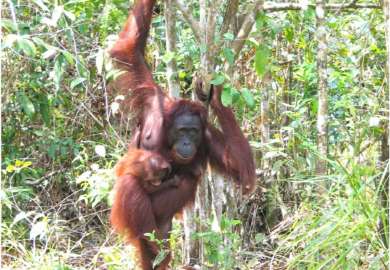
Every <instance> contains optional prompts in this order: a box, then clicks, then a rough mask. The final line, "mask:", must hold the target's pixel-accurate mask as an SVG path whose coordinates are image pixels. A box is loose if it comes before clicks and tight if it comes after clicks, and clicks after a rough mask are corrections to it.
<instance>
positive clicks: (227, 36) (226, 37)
mask: <svg viewBox="0 0 390 270" xmlns="http://www.w3.org/2000/svg"><path fill="white" fill-rule="evenodd" d="M223 38H224V39H225V40H227V41H232V40H234V35H233V34H232V33H225V34H223Z"/></svg>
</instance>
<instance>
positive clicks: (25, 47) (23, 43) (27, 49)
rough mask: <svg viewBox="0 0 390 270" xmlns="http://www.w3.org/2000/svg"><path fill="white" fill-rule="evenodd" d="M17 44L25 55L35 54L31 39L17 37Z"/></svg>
mask: <svg viewBox="0 0 390 270" xmlns="http://www.w3.org/2000/svg"><path fill="white" fill-rule="evenodd" d="M17 44H18V46H19V47H20V49H22V51H23V52H24V53H25V54H26V55H28V56H30V57H34V56H35V55H36V53H37V49H36V48H35V45H34V43H33V42H32V41H31V40H28V39H26V38H23V37H18V39H17Z"/></svg>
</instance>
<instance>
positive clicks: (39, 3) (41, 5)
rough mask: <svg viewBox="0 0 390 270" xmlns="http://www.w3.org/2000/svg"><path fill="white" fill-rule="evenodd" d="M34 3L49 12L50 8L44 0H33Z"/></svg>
mask: <svg viewBox="0 0 390 270" xmlns="http://www.w3.org/2000/svg"><path fill="white" fill-rule="evenodd" d="M33 2H34V3H35V4H36V5H37V6H39V7H40V8H41V9H43V10H44V11H49V8H48V7H47V6H46V5H45V3H44V2H43V1H42V0H33Z"/></svg>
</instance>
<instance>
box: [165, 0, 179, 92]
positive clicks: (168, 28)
mask: <svg viewBox="0 0 390 270" xmlns="http://www.w3.org/2000/svg"><path fill="white" fill-rule="evenodd" d="M164 16H165V36H166V42H165V43H166V47H167V53H175V52H176V27H175V26H176V6H175V5H174V4H173V1H172V0H165V2H164ZM167 80H168V90H169V94H170V96H172V97H179V96H180V86H179V83H178V80H177V66H176V60H175V58H173V59H172V60H171V61H169V62H168V63H167Z"/></svg>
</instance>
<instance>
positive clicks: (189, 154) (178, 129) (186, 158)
mask: <svg viewBox="0 0 390 270" xmlns="http://www.w3.org/2000/svg"><path fill="white" fill-rule="evenodd" d="M201 131H202V124H201V122H200V118H199V116H197V115H194V114H190V113H188V114H183V115H180V116H179V117H177V118H176V119H175V120H174V122H173V125H172V128H171V129H170V130H169V143H170V145H171V146H172V154H173V158H174V159H175V161H176V162H178V163H183V164H185V163H188V162H190V161H192V159H193V158H194V156H195V154H196V152H197V150H198V147H199V145H200V142H201V140H202V132H201Z"/></svg>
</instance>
